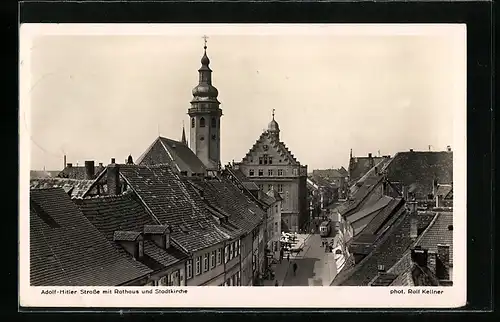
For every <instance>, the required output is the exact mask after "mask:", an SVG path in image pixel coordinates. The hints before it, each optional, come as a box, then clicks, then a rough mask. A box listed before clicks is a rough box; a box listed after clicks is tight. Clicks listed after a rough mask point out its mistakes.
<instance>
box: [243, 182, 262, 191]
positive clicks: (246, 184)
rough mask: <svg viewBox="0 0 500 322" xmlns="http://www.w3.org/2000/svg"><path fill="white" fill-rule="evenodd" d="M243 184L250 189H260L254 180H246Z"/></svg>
mask: <svg viewBox="0 0 500 322" xmlns="http://www.w3.org/2000/svg"><path fill="white" fill-rule="evenodd" d="M241 184H242V185H243V187H245V189H247V190H248V191H257V190H260V188H259V186H258V185H257V184H256V183H255V182H253V181H244V182H242V183H241Z"/></svg>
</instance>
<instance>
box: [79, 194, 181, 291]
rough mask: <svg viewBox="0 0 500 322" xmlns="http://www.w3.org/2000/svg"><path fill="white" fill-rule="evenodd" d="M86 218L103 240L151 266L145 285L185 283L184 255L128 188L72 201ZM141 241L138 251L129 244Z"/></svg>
mask: <svg viewBox="0 0 500 322" xmlns="http://www.w3.org/2000/svg"><path fill="white" fill-rule="evenodd" d="M75 203H76V204H77V205H78V207H79V208H80V210H81V211H82V212H83V214H84V215H85V216H86V218H87V219H88V220H89V221H90V222H91V223H92V224H93V225H94V226H95V227H96V228H97V229H98V230H99V231H100V232H101V233H102V234H103V235H104V236H105V237H106V239H107V240H108V241H109V242H110V243H111V244H112V245H113V246H114V247H115V248H116V249H117V251H119V252H120V254H121V255H122V256H124V257H126V258H129V259H130V260H135V261H138V262H139V263H142V264H144V265H145V266H147V267H148V268H150V269H151V271H152V272H151V273H150V274H149V279H148V281H147V282H146V285H154V286H182V285H185V263H186V260H187V258H188V255H187V254H186V253H185V252H183V251H181V250H180V249H179V247H176V246H175V245H173V244H172V243H171V242H170V234H171V232H170V228H169V227H168V226H164V225H159V224H158V223H157V222H156V221H155V220H154V219H153V218H152V217H151V216H150V215H149V214H148V212H147V210H146V209H145V208H144V206H143V205H142V203H141V201H140V200H139V199H138V197H137V195H135V194H133V193H131V191H130V190H129V191H128V192H125V193H123V194H121V195H112V196H97V197H94V198H85V199H79V200H76V201H75ZM134 243H142V245H141V249H137V251H140V250H141V251H142V253H139V252H137V253H136V249H135V248H134V247H130V246H131V244H132V245H133V244H134Z"/></svg>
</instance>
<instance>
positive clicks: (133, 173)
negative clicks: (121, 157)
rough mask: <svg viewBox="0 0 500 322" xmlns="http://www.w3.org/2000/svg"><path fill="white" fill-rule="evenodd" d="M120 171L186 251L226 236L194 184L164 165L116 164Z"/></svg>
mask: <svg viewBox="0 0 500 322" xmlns="http://www.w3.org/2000/svg"><path fill="white" fill-rule="evenodd" d="M120 175H121V176H122V177H123V178H124V180H125V181H126V182H127V183H128V184H129V185H130V187H131V189H132V190H133V191H134V192H135V193H136V194H137V196H138V197H139V199H140V200H141V201H142V202H143V204H144V206H145V208H146V209H147V210H148V212H149V213H151V214H152V215H153V216H154V218H155V220H156V221H157V223H158V224H162V225H169V226H170V227H171V229H172V235H171V236H172V239H173V240H174V241H175V242H176V243H177V244H178V245H180V246H181V247H182V248H184V249H185V250H186V251H188V252H191V251H197V250H199V249H203V248H206V247H210V246H213V245H216V244H218V243H221V242H223V241H225V240H227V239H228V238H229V236H228V235H227V234H226V233H225V232H224V231H223V230H222V229H221V228H220V227H218V226H217V223H216V222H215V221H214V219H213V217H212V216H211V215H210V214H209V213H208V212H207V210H206V208H205V205H204V203H203V200H202V199H201V197H200V196H199V195H198V194H197V192H196V191H195V190H194V189H195V188H194V187H193V186H191V185H189V184H188V182H187V181H186V182H185V181H184V180H181V178H180V177H179V176H178V175H177V174H176V173H175V172H174V171H173V170H172V169H171V168H170V166H167V165H154V166H145V165H140V166H138V165H120Z"/></svg>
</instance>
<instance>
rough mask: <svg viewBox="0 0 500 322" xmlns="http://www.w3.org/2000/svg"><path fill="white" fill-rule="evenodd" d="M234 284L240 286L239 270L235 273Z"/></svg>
mask: <svg viewBox="0 0 500 322" xmlns="http://www.w3.org/2000/svg"><path fill="white" fill-rule="evenodd" d="M236 285H238V286H241V272H240V271H238V273H236Z"/></svg>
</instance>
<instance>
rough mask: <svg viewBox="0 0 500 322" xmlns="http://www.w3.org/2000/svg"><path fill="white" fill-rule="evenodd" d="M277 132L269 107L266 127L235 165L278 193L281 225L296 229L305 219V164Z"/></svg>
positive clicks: (266, 188) (302, 226) (263, 186)
mask: <svg viewBox="0 0 500 322" xmlns="http://www.w3.org/2000/svg"><path fill="white" fill-rule="evenodd" d="M279 135H280V128H279V125H278V122H276V120H275V119H274V111H273V118H272V120H271V122H270V123H269V125H268V128H267V130H265V131H264V132H263V133H262V134H261V135H260V137H259V138H258V139H257V141H256V142H255V144H254V145H253V147H252V148H251V149H250V150H249V151H248V153H247V155H246V156H245V157H244V158H243V160H242V161H241V162H240V163H238V164H237V165H238V167H239V169H240V170H241V171H242V172H243V173H244V174H245V175H246V176H247V177H248V179H250V180H251V181H253V182H255V183H256V184H257V186H258V187H259V188H260V189H261V190H263V191H264V192H267V191H269V190H272V189H275V190H276V191H277V192H278V193H279V194H280V195H281V196H282V198H283V200H282V202H281V203H282V212H281V216H282V219H283V224H284V226H283V229H284V230H289V231H292V232H298V231H299V229H302V228H304V225H305V223H306V222H307V220H308V212H307V209H308V206H307V166H303V165H301V164H300V162H299V161H298V160H297V159H296V158H295V156H294V155H293V154H292V153H291V152H290V151H289V150H288V148H287V147H286V145H285V143H283V142H281V141H280V136H279Z"/></svg>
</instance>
